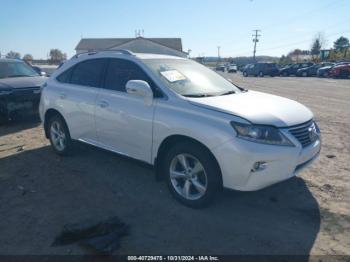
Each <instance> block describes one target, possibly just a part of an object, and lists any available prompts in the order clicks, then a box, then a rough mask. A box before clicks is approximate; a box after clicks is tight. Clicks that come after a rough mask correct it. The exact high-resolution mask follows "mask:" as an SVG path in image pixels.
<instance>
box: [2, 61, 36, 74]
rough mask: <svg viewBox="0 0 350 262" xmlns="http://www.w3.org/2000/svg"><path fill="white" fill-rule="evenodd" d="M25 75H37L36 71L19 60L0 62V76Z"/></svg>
mask: <svg viewBox="0 0 350 262" xmlns="http://www.w3.org/2000/svg"><path fill="white" fill-rule="evenodd" d="M25 76H38V73H37V72H35V71H34V69H33V68H31V67H30V66H29V65H27V64H26V63H23V62H21V61H18V62H17V61H13V62H12V61H11V62H7V61H6V62H0V78H8V77H25Z"/></svg>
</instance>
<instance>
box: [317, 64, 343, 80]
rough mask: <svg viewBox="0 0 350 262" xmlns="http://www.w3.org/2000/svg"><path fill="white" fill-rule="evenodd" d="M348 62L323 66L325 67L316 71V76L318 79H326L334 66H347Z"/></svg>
mask: <svg viewBox="0 0 350 262" xmlns="http://www.w3.org/2000/svg"><path fill="white" fill-rule="evenodd" d="M349 63H350V62H340V63H336V64H333V65H329V66H325V67H321V68H319V69H318V70H317V76H318V77H328V76H329V73H330V71H331V69H332V68H333V67H334V66H338V65H347V64H349Z"/></svg>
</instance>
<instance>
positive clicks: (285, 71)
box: [279, 62, 314, 76]
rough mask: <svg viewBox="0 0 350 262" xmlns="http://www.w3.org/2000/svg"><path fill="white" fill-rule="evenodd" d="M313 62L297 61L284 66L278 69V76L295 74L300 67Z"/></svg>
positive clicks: (310, 64)
mask: <svg viewBox="0 0 350 262" xmlns="http://www.w3.org/2000/svg"><path fill="white" fill-rule="evenodd" d="M313 65H314V63H311V62H305V63H297V64H292V65H290V66H286V67H284V68H282V69H280V71H279V75H280V76H290V75H297V72H298V70H299V69H301V68H305V67H310V66H313Z"/></svg>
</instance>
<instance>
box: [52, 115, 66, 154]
mask: <svg viewBox="0 0 350 262" xmlns="http://www.w3.org/2000/svg"><path fill="white" fill-rule="evenodd" d="M50 136H51V140H52V143H53V145H54V147H55V148H56V149H57V150H58V151H63V150H64V149H65V147H66V134H65V133H64V129H63V127H62V124H61V123H60V122H58V121H53V122H52V123H51V127H50Z"/></svg>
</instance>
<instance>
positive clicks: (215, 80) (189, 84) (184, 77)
mask: <svg viewBox="0 0 350 262" xmlns="http://www.w3.org/2000/svg"><path fill="white" fill-rule="evenodd" d="M143 62H144V63H145V64H146V65H147V66H148V67H149V68H150V69H151V70H152V71H153V72H154V73H155V74H156V76H158V77H159V78H160V79H161V80H162V82H163V83H164V84H165V85H166V86H167V87H169V88H170V89H172V90H174V91H175V92H176V93H178V94H180V95H183V96H193V97H196V96H198V97H200V96H217V95H224V94H229V93H239V92H241V91H240V90H239V89H238V88H237V87H236V86H234V85H233V84H232V83H231V82H229V81H228V80H226V79H225V78H223V77H222V76H221V75H219V74H217V73H215V72H214V71H213V70H211V69H209V68H207V67H205V66H203V65H201V64H199V63H196V62H194V61H191V60H177V59H145V60H143Z"/></svg>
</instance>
